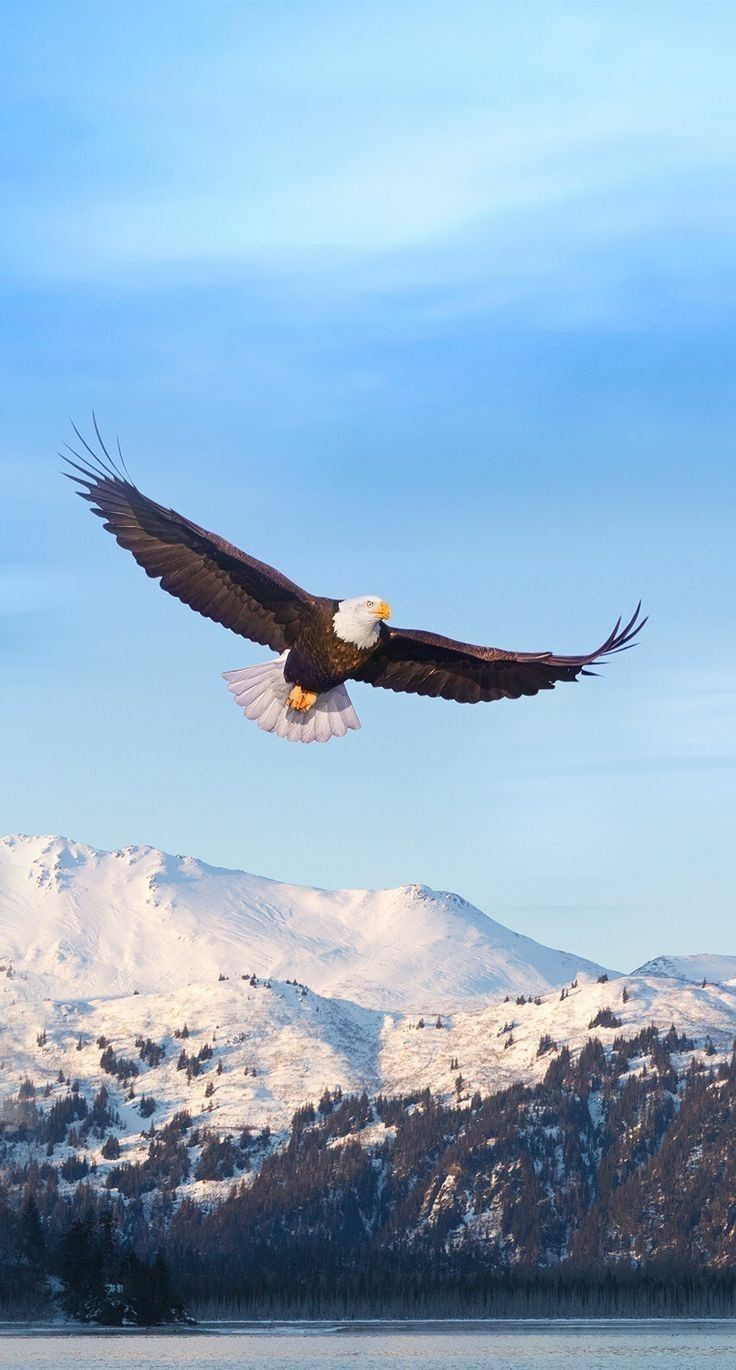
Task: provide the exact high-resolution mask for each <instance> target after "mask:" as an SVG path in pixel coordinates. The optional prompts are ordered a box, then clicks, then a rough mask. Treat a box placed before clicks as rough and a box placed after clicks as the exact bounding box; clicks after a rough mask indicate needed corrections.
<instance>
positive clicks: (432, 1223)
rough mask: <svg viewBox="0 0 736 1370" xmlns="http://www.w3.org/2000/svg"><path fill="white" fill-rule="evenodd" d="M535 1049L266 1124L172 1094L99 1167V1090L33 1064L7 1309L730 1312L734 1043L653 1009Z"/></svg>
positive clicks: (129, 1317) (105, 1109) (16, 1152)
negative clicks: (49, 1082) (450, 1082)
mask: <svg viewBox="0 0 736 1370" xmlns="http://www.w3.org/2000/svg"><path fill="white" fill-rule="evenodd" d="M604 1026H606V1027H609V1028H610V1026H611V1024H610V1023H606V1024H604ZM143 1045H144V1047H146V1050H148V1051H149V1053H150V1049H151V1048H150V1047H149V1046H148V1045H147V1044H146V1043H145V1042H144V1044H143ZM538 1051H539V1054H540V1056H541V1057H549V1065H548V1067H547V1070H546V1074H545V1075H544V1078H543V1080H542V1081H541V1082H539V1083H536V1084H528V1083H518V1084H515V1085H512V1086H511V1087H509V1088H506V1089H503V1090H502V1091H500V1092H498V1093H495V1094H493V1095H491V1096H486V1097H481V1096H480V1095H479V1094H474V1095H473V1096H472V1097H468V1094H467V1092H466V1088H465V1084H464V1081H463V1077H462V1073H461V1068H458V1073H457V1079H456V1088H455V1099H454V1101H453V1102H451V1103H448V1102H447V1101H446V1100H445V1101H444V1102H441V1101H438V1100H437V1098H436V1097H434V1096H433V1095H431V1094H430V1092H429V1091H428V1090H426V1091H423V1092H418V1093H414V1094H412V1095H410V1096H406V1097H392V1098H387V1097H382V1096H380V1095H378V1096H375V1097H372V1098H371V1097H369V1096H368V1095H367V1094H365V1093H363V1094H360V1095H350V1096H347V1095H346V1096H343V1095H341V1094H340V1092H339V1091H334V1092H332V1093H328V1092H325V1094H324V1095H323V1096H322V1098H321V1099H319V1100H318V1101H315V1104H314V1105H312V1104H308V1105H305V1106H304V1107H302V1108H300V1109H299V1110H298V1111H297V1112H296V1113H295V1115H294V1117H293V1120H292V1124H291V1128H290V1130H289V1133H288V1135H287V1137H286V1138H284V1137H283V1136H282V1137H281V1138H279V1139H278V1140H277V1139H276V1138H274V1137H272V1136H270V1135H269V1133H268V1130H267V1129H265V1130H263V1131H261V1132H260V1133H258V1134H254V1133H252V1132H250V1131H249V1130H248V1129H244V1130H242V1131H241V1132H240V1133H222V1132H218V1131H216V1130H214V1129H210V1128H208V1127H206V1126H201V1125H198V1126H195V1125H194V1124H193V1122H192V1119H191V1118H190V1116H189V1114H188V1113H187V1112H186V1111H185V1110H182V1111H180V1112H179V1113H177V1114H176V1115H175V1116H174V1117H173V1118H171V1119H170V1120H169V1121H168V1123H166V1124H165V1125H164V1126H161V1127H159V1128H156V1127H155V1126H154V1125H153V1124H152V1125H151V1129H150V1133H149V1146H148V1155H147V1157H146V1158H145V1159H143V1160H141V1161H139V1162H136V1163H133V1164H131V1163H128V1164H123V1163H121V1164H119V1165H115V1166H113V1168H112V1169H110V1170H108V1171H107V1172H106V1173H105V1179H104V1183H99V1182H98V1183H95V1174H94V1171H93V1170H92V1169H91V1168H90V1165H89V1161H88V1158H87V1151H88V1149H89V1148H91V1147H92V1145H93V1144H94V1145H95V1146H99V1142H100V1140H101V1139H103V1138H104V1139H105V1143H104V1144H105V1146H106V1147H107V1148H108V1153H107V1154H108V1155H109V1156H111V1158H112V1159H113V1160H114V1159H115V1154H116V1153H115V1144H116V1137H115V1127H116V1120H115V1113H114V1110H113V1109H111V1107H110V1099H109V1097H108V1096H107V1093H106V1092H103V1091H100V1092H99V1093H98V1094H97V1096H96V1097H95V1098H94V1099H92V1100H89V1101H88V1100H86V1099H85V1098H84V1097H83V1096H82V1094H81V1093H80V1092H79V1090H78V1089H77V1090H75V1088H74V1087H73V1086H71V1087H70V1088H69V1090H68V1092H67V1094H66V1095H65V1096H64V1100H63V1101H61V1100H57V1101H56V1102H55V1103H54V1104H53V1106H48V1107H47V1106H46V1105H45V1101H44V1099H43V1098H42V1097H39V1096H38V1095H37V1094H36V1093H35V1090H34V1086H33V1084H32V1082H27V1083H26V1084H25V1085H24V1086H23V1088H21V1090H20V1092H19V1094H18V1096H17V1098H15V1099H14V1100H12V1101H10V1102H6V1103H5V1105H4V1108H3V1113H2V1138H3V1140H2V1143H0V1146H1V1147H2V1150H3V1153H4V1158H5V1159H4V1160H3V1163H2V1164H3V1175H4V1188H3V1189H2V1190H1V1191H0V1281H1V1284H0V1295H1V1297H2V1302H3V1310H4V1313H5V1316H7V1315H8V1313H11V1314H12V1311H13V1310H14V1309H15V1310H16V1311H17V1312H18V1313H21V1312H23V1313H26V1314H27V1313H28V1312H36V1313H39V1314H40V1313H43V1312H44V1311H48V1308H49V1306H50V1304H51V1301H52V1298H56V1299H59V1298H60V1299H61V1301H62V1304H63V1307H64V1308H65V1309H66V1311H67V1313H69V1314H70V1315H71V1316H74V1317H77V1318H80V1319H83V1320H88V1321H102V1322H108V1323H116V1322H118V1323H120V1322H147V1323H152V1322H164V1321H168V1320H172V1319H176V1318H181V1317H182V1316H183V1313H182V1309H183V1308H184V1307H186V1308H187V1309H189V1310H190V1311H192V1312H194V1313H195V1314H198V1313H199V1314H203V1313H210V1314H211V1313H214V1312H215V1311H216V1310H217V1311H219V1312H220V1313H221V1314H230V1315H238V1314H240V1315H242V1316H248V1317H258V1316H273V1315H276V1316H329V1317H336V1316H341V1315H343V1316H366V1315H373V1316H401V1317H411V1316H422V1315H431V1316H462V1315H476V1316H494V1315H496V1316H501V1315H517V1316H525V1315H527V1316H533V1315H553V1316H554V1315H559V1316H566V1315H568V1316H569V1315H572V1316H580V1315H609V1316H610V1315H637V1314H655V1315H663V1316H667V1315H677V1314H713V1315H724V1314H728V1315H733V1314H735V1313H736V1275H735V1274H734V1261H735V1258H736V1203H735V1202H734V1195H736V1148H734V1146H733V1137H734V1128H735V1125H736V1058H734V1057H732V1058H731V1060H730V1062H729V1061H728V1059H724V1058H721V1059H720V1061H719V1062H717V1063H713V1061H709V1059H708V1057H709V1055H712V1052H710V1050H709V1047H708V1044H707V1043H706V1047H705V1050H703V1049H702V1044H701V1049H700V1050H697V1051H695V1050H694V1043H693V1042H692V1041H691V1040H690V1039H688V1038H687V1037H686V1036H685V1035H683V1034H682V1033H678V1031H676V1030H675V1028H672V1029H671V1030H670V1031H669V1032H667V1033H664V1032H658V1031H657V1029H656V1028H653V1027H649V1028H645V1029H643V1030H642V1031H640V1032H638V1033H637V1034H636V1035H635V1036H630V1037H624V1036H617V1037H615V1038H614V1039H613V1040H612V1041H610V1040H609V1042H608V1045H607V1046H606V1047H605V1048H604V1046H603V1045H602V1042H601V1041H600V1040H599V1039H598V1038H597V1037H592V1038H591V1039H590V1040H589V1041H588V1042H587V1044H586V1045H585V1046H584V1047H583V1049H582V1050H581V1051H580V1052H579V1053H578V1054H576V1055H575V1056H573V1055H572V1054H571V1053H570V1051H569V1050H568V1049H567V1048H566V1047H563V1048H562V1049H560V1050H558V1049H557V1047H556V1044H555V1042H554V1041H553V1040H551V1038H550V1037H549V1036H547V1037H542V1038H540V1042H539V1048H538ZM114 1064H115V1062H114V1060H113V1061H108V1065H109V1066H114ZM187 1068H189V1065H188V1064H187ZM110 1078H111V1079H112V1078H114V1072H112V1071H111V1076H110ZM62 1139H63V1144H64V1146H65V1148H66V1150H65V1155H66V1156H67V1160H66V1161H65V1162H64V1164H63V1165H62V1166H61V1167H58V1166H57V1165H55V1164H54V1163H53V1158H54V1154H55V1149H56V1148H57V1147H58V1146H59V1145H60V1144H61V1142H62ZM70 1143H71V1146H70ZM195 1179H196V1180H200V1181H201V1180H204V1181H210V1182H211V1185H210V1186H209V1187H206V1188H205V1191H204V1194H205V1198H206V1202H204V1203H202V1202H198V1201H195V1200H194V1198H193V1197H192V1192H191V1189H190V1186H191V1184H192V1182H193V1181H194V1180H195ZM223 1182H227V1183H223ZM201 1198H202V1191H201V1190H200V1191H199V1199H201ZM50 1277H53V1278H50ZM53 1290H56V1291H58V1292H57V1293H56V1294H52V1292H51V1291H53Z"/></svg>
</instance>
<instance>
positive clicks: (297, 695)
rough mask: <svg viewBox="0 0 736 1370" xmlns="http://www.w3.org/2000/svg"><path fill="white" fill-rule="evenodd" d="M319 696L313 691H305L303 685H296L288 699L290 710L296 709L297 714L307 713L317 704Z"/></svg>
mask: <svg viewBox="0 0 736 1370" xmlns="http://www.w3.org/2000/svg"><path fill="white" fill-rule="evenodd" d="M317 698H318V696H317V694H316V693H315V692H314V691H313V690H303V689H302V687H301V685H295V686H294V687H293V689H292V691H291V693H290V695H289V698H288V699H287V701H286V702H287V704H288V706H289V708H290V709H296V710H297V713H306V712H307V710H308V709H311V708H312V707H313V706H314V705H315V704H316V703H317Z"/></svg>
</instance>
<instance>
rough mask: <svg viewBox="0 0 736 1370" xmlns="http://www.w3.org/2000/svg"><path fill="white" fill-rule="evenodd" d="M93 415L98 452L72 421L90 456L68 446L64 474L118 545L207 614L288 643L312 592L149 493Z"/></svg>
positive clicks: (270, 641)
mask: <svg viewBox="0 0 736 1370" xmlns="http://www.w3.org/2000/svg"><path fill="white" fill-rule="evenodd" d="M93 422H94V426H95V432H96V434H97V438H98V441H99V444H100V448H101V452H95V451H94V450H93V448H92V447H91V446H90V445H89V443H88V442H87V441H86V440H85V439H84V438H83V437H82V435H81V433H80V432H79V430H78V429H77V428H76V427H75V429H74V431H75V433H76V434H77V437H78V438H79V440H80V442H81V443H82V445H83V447H84V448H85V450H86V453H87V456H83V455H80V453H78V452H76V451H75V450H74V449H73V448H69V451H70V452H71V454H72V455H71V457H64V458H63V459H64V461H66V463H67V465H68V466H69V467H70V468H71V470H70V471H67V472H66V473H65V474H66V475H67V476H68V477H69V479H70V480H72V481H74V482H75V484H76V485H78V486H79V487H80V489H78V490H77V494H78V495H80V496H81V497H82V499H85V500H87V501H88V502H89V503H90V504H91V506H92V511H93V513H95V514H97V516H98V517H99V518H101V519H103V520H104V526H105V528H106V529H107V530H108V532H110V533H112V535H113V537H114V538H115V539H116V541H117V542H118V543H119V544H120V546H121V547H124V548H126V550H127V551H129V552H131V553H132V555H133V556H134V557H135V560H136V561H137V562H138V565H139V566H142V567H143V569H144V571H145V572H146V574H147V575H149V576H151V577H152V578H154V579H158V580H159V581H160V583H161V588H162V589H164V590H167V591H168V593H169V594H171V595H174V596H175V598H176V599H179V600H181V601H182V603H184V604H187V605H189V607H190V608H191V609H194V610H196V612H197V613H199V614H202V615H204V617H205V618H210V619H213V620H214V621H215V622H216V623H221V624H223V626H224V627H226V628H230V629H232V631H233V632H235V633H239V634H240V636H241V637H246V638H251V639H252V640H253V641H254V642H260V643H261V644H262V645H263V646H268V647H271V648H272V649H273V650H274V651H275V652H283V651H286V650H287V649H288V648H289V647H291V646H292V645H293V643H294V641H295V640H296V637H297V636H298V633H299V630H300V628H301V626H302V625H303V623H304V621H305V619H306V618H307V617H308V616H309V614H310V611H311V609H312V608H313V607H314V605H315V604H316V603H317V600H316V598H315V597H314V596H313V595H310V594H308V593H307V591H306V590H303V589H302V588H301V587H300V586H299V585H296V584H295V583H294V582H293V581H291V580H288V579H287V577H286V576H284V575H282V574H281V572H280V571H277V570H275V569H274V567H272V566H268V565H267V564H266V563H265V562H262V561H257V560H256V558H255V557H251V556H249V555H248V553H247V552H242V551H241V550H240V548H239V547H235V546H234V545H233V544H232V543H229V542H226V541H225V539H224V538H221V537H219V536H218V535H217V534H216V533H209V532H207V530H206V529H205V528H200V527H199V526H198V524H196V523H192V522H191V521H190V520H189V519H187V518H184V517H183V516H182V515H181V514H177V513H176V511H175V510H174V509H166V508H164V506H163V505H161V504H156V503H155V501H154V500H151V499H148V497H147V496H146V495H144V494H142V492H141V491H140V490H139V489H138V488H137V487H136V486H135V485H134V484H133V482H132V480H131V479H130V476H129V474H128V471H127V468H126V467H125V463H124V462H123V460H122V454H120V462H119V463H118V462H116V461H114V460H113V458H112V457H111V456H110V454H109V452H108V451H107V448H106V447H105V445H104V443H103V441H102V438H101V436H100V432H99V429H98V427H97V421H96V420H94V419H93ZM118 450H119V449H118ZM72 472H76V473H77V474H76V475H75V474H72Z"/></svg>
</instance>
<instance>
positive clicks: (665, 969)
mask: <svg viewBox="0 0 736 1370" xmlns="http://www.w3.org/2000/svg"><path fill="white" fill-rule="evenodd" d="M632 973H633V974H634V975H664V976H667V977H668V978H669V979H672V980H686V981H688V982H690V983H692V984H695V985H700V984H702V982H703V980H706V981H707V982H708V983H709V984H713V983H715V984H719V985H726V984H729V983H730V982H736V956H713V955H711V954H709V953H708V952H702V953H701V954H700V955H698V956H655V957H654V959H653V960H652V961H645V963H644V965H643V966H639V968H638V970H635V971H633V972H632Z"/></svg>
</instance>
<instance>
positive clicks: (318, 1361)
mask: <svg viewBox="0 0 736 1370" xmlns="http://www.w3.org/2000/svg"><path fill="white" fill-rule="evenodd" d="M66 1365H69V1366H74V1367H75V1370H131V1368H132V1367H133V1366H135V1367H137V1368H138V1370H159V1367H161V1368H162V1370H165V1368H166V1367H168V1366H181V1367H184V1370H188V1367H191V1370H230V1367H231V1366H234V1367H238V1368H239V1370H269V1367H273V1370H305V1367H307V1366H315V1367H318V1370H320V1368H321V1370H343V1367H345V1370H383V1368H384V1367H389V1370H416V1367H418V1366H421V1367H422V1370H479V1367H486V1366H487V1367H490V1368H491V1370H571V1367H572V1368H573V1370H613V1367H616V1366H622V1367H623V1366H626V1368H627V1370H698V1368H699V1367H701V1366H703V1367H709V1370H731V1367H733V1368H734V1370H736V1322H727V1323H723V1322H708V1323H642V1322H639V1323H631V1322H616V1323H595V1324H591V1323H559V1322H558V1323H552V1324H551V1323H456V1324H452V1323H424V1324H416V1323H414V1324H400V1323H391V1324H383V1325H375V1324H374V1325H370V1324H365V1323H364V1324H358V1325H351V1326H350V1327H346V1326H345V1325H340V1324H335V1323H329V1324H292V1325H289V1326H288V1327H286V1328H285V1327H284V1326H283V1325H280V1326H276V1327H273V1328H271V1327H268V1326H267V1325H264V1324H260V1325H257V1326H253V1325H252V1324H251V1325H248V1324H242V1323H240V1324H228V1323H219V1324H202V1325H200V1327H199V1328H197V1329H196V1330H194V1331H190V1332H170V1331H161V1332H155V1333H151V1332H123V1333H100V1332H98V1331H89V1332H87V1331H78V1330H76V1329H75V1330H74V1331H73V1332H69V1331H66V1330H61V1329H59V1330H49V1329H27V1330H24V1331H20V1330H19V1329H18V1328H13V1327H11V1326H9V1325H8V1324H6V1325H5V1326H1V1327H0V1366H1V1367H3V1370H27V1367H28V1368H29V1370H34V1367H35V1368H36V1370H56V1367H57V1366H66Z"/></svg>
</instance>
